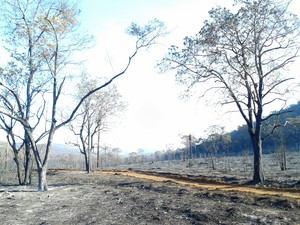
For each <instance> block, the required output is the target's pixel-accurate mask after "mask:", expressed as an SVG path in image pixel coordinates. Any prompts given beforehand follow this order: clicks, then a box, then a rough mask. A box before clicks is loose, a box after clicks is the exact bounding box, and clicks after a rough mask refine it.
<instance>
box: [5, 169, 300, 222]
mask: <svg viewBox="0 0 300 225" xmlns="http://www.w3.org/2000/svg"><path fill="white" fill-rule="evenodd" d="M0 176H1V179H0V221H1V222H0V223H1V224H13V225H17V224H103V225H108V224H116V225H117V224H122V225H127V224H130V225H131V224H173V225H175V224H300V206H299V203H297V202H296V201H293V200H288V199H283V198H279V197H270V196H255V195H250V194H247V193H240V192H239V193H237V192H234V191H232V192H226V193H225V192H221V191H208V190H202V189H197V188H193V187H189V186H183V185H179V184H177V183H174V182H171V181H166V182H153V181H149V180H145V179H138V178H133V177H128V176H122V175H120V174H119V173H114V174H113V173H112V174H106V173H99V172H97V173H91V174H86V173H84V172H78V171H77V172H75V171H74V172H70V171H69V172H66V171H50V173H49V174H48V183H49V191H47V192H37V187H36V185H32V186H17V185H14V184H13V181H12V180H11V177H12V175H11V174H7V173H1V174H0ZM33 183H36V182H33Z"/></svg>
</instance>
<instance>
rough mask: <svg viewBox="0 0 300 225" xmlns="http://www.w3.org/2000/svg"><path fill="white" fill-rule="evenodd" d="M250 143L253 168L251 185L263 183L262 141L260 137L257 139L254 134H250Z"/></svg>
mask: <svg viewBox="0 0 300 225" xmlns="http://www.w3.org/2000/svg"><path fill="white" fill-rule="evenodd" d="M250 136H251V142H252V146H253V159H254V164H253V165H254V167H253V180H252V181H253V183H254V184H258V183H263V182H264V174H263V166H262V140H261V138H260V137H257V136H258V135H257V134H256V135H255V134H250Z"/></svg>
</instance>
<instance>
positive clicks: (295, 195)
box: [102, 171, 300, 204]
mask: <svg viewBox="0 0 300 225" xmlns="http://www.w3.org/2000/svg"><path fill="white" fill-rule="evenodd" d="M102 173H106V174H116V173H117V174H118V175H123V176H130V177H135V178H138V179H146V180H151V181H156V182H174V183H176V184H179V185H182V186H190V187H195V188H199V189H204V190H218V191H223V192H239V193H249V194H253V195H257V196H265V197H267V196H276V197H281V198H285V199H290V200H295V201H296V202H297V203H298V204H300V190H299V189H284V188H268V187H255V186H241V185H235V184H226V183H224V182H223V183H222V182H217V181H213V180H208V179H201V180H199V179H192V178H188V177H186V176H179V175H174V174H173V175H172V174H168V175H165V174H161V173H154V172H151V175H149V174H147V173H148V172H141V171H139V172H135V171H117V172H116V171H103V172H102ZM170 177H175V178H170Z"/></svg>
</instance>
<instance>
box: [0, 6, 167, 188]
mask: <svg viewBox="0 0 300 225" xmlns="http://www.w3.org/2000/svg"><path fill="white" fill-rule="evenodd" d="M79 12H80V11H79V10H78V8H77V5H76V3H74V2H73V1H71V0H62V1H53V0H45V1H40V0H33V1H30V2H29V1H26V0H12V1H6V0H2V1H1V18H3V19H5V20H4V21H3V24H4V25H5V33H4V34H5V35H6V37H7V45H8V51H9V52H10V53H11V59H12V62H11V63H9V64H8V69H5V68H4V69H1V70H0V72H1V80H0V82H1V83H0V99H1V105H0V114H1V115H3V116H7V117H9V118H11V119H13V120H15V121H17V122H18V123H20V124H21V125H22V127H23V129H24V133H25V136H24V139H26V142H25V144H26V145H28V149H29V150H30V151H32V152H33V155H34V159H35V163H36V167H37V172H38V190H39V191H47V190H48V185H47V180H46V173H47V167H48V162H49V153H50V149H51V145H52V141H53V137H54V134H55V132H56V131H57V130H58V129H59V128H61V127H63V126H65V125H66V124H68V123H69V122H70V121H72V120H73V118H74V116H75V115H76V113H77V111H78V109H79V108H80V106H81V105H82V104H83V103H84V101H85V100H86V99H87V98H88V97H89V96H90V95H92V94H94V93H95V92H97V91H99V90H101V89H103V88H104V87H106V86H108V85H109V84H110V83H112V82H113V80H115V79H116V78H118V77H119V76H121V75H122V74H124V73H125V72H126V70H127V69H128V68H129V65H130V64H131V61H132V59H133V58H134V57H135V56H136V54H137V53H138V51H139V50H140V49H142V48H148V47H149V46H151V45H153V44H154V43H155V40H156V38H157V37H160V36H162V35H164V34H165V31H164V30H165V27H164V25H163V23H161V22H160V21H158V20H154V21H151V22H150V23H149V24H147V25H146V26H144V27H140V26H138V25H137V24H132V25H131V26H130V28H129V29H128V33H129V34H130V35H132V36H134V37H136V39H137V40H136V45H135V48H134V49H133V53H132V54H131V55H130V56H129V58H128V62H127V64H126V65H125V66H124V67H123V68H124V69H123V70H121V71H120V72H119V73H117V74H116V75H115V76H113V77H112V78H111V79H109V80H108V81H107V82H105V83H104V84H102V85H100V86H98V87H96V88H95V89H93V90H91V91H89V92H88V93H86V94H85V95H84V96H83V97H82V98H81V99H80V100H79V101H78V103H77V104H76V106H75V107H74V109H73V111H72V112H71V113H70V115H69V116H68V117H67V119H65V120H62V121H59V116H58V115H57V109H58V107H59V104H60V103H61V94H62V91H63V88H64V87H65V83H66V82H67V81H68V78H69V76H68V73H67V72H66V71H67V69H68V68H69V67H68V66H70V65H71V64H70V63H71V62H70V61H69V60H70V59H72V57H71V56H72V54H74V52H76V51H79V50H83V49H86V48H87V47H88V46H89V43H90V38H89V37H88V36H87V35H86V34H81V33H80V32H79V30H78V25H79V23H78V20H77V19H78V14H79ZM46 103H47V104H46ZM46 106H48V107H49V110H48V108H47V107H46ZM38 125H39V126H40V128H41V127H43V131H40V130H41V129H37V127H38ZM38 130H39V131H38ZM41 140H44V141H45V142H46V146H45V151H43V152H40V150H39V148H38V146H37V145H38V143H39V142H40V141H41Z"/></svg>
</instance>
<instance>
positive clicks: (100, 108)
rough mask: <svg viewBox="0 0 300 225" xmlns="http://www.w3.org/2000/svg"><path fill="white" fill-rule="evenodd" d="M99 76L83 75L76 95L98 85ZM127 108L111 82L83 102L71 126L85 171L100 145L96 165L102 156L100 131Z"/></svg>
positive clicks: (79, 97) (78, 95) (106, 127)
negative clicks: (95, 149)
mask: <svg viewBox="0 0 300 225" xmlns="http://www.w3.org/2000/svg"><path fill="white" fill-rule="evenodd" d="M97 83H98V82H97V80H95V79H91V78H89V77H88V76H84V77H83V78H82V79H81V82H80V83H79V84H78V85H77V87H78V89H77V92H78V93H77V95H76V97H75V98H76V99H77V100H80V99H81V98H82V93H87V92H89V91H91V90H93V89H95V88H96V87H97ZM124 109H125V103H124V102H123V101H122V100H121V95H120V94H119V92H118V90H117V87H116V86H115V85H111V86H109V87H107V88H106V89H103V90H100V91H98V92H96V93H94V94H93V95H91V96H90V97H88V98H87V99H86V100H85V101H84V102H83V104H82V105H81V107H80V109H79V111H78V113H77V115H76V116H75V119H74V120H73V121H72V122H70V124H69V128H70V130H71V131H72V132H73V133H74V134H75V136H77V140H75V141H70V143H69V144H72V145H74V146H77V147H78V148H79V149H80V152H81V153H82V154H83V155H84V159H85V167H86V171H87V172H88V173H89V172H91V169H92V151H93V150H94V148H95V146H96V147H97V166H98V167H99V159H100V133H101V132H104V131H105V130H107V129H109V125H110V121H112V119H113V118H115V117H116V116H117V115H118V114H119V113H120V112H122V111H123V110H124Z"/></svg>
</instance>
